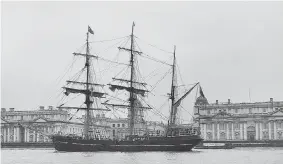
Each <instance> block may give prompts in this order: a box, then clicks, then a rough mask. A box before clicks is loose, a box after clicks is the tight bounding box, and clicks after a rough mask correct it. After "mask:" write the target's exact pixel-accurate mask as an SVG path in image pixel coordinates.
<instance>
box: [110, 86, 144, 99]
mask: <svg viewBox="0 0 283 164" xmlns="http://www.w3.org/2000/svg"><path fill="white" fill-rule="evenodd" d="M109 85H110V87H109V89H110V90H111V91H112V92H114V91H115V90H116V89H118V90H126V91H128V92H131V91H132V92H133V93H135V94H140V95H142V96H143V97H145V93H146V92H148V91H147V90H143V89H137V88H134V87H125V86H121V85H113V84H109Z"/></svg>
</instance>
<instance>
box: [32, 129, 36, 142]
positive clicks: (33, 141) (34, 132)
mask: <svg viewBox="0 0 283 164" xmlns="http://www.w3.org/2000/svg"><path fill="white" fill-rule="evenodd" d="M35 134H36V133H35V131H33V140H32V142H35Z"/></svg>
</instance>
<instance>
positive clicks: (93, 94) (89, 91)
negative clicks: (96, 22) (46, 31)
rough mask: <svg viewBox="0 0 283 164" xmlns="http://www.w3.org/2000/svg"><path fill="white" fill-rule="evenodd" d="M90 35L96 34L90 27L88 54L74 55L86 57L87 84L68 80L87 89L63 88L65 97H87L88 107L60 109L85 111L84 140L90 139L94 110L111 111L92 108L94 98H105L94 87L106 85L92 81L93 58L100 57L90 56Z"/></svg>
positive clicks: (87, 41) (87, 43) (86, 103)
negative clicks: (92, 112)
mask: <svg viewBox="0 0 283 164" xmlns="http://www.w3.org/2000/svg"><path fill="white" fill-rule="evenodd" d="M89 34H92V35H93V34H94V33H93V31H92V29H91V28H90V27H89V26H88V32H87V38H86V53H85V54H84V53H76V52H74V53H73V54H74V55H75V56H83V57H85V66H84V68H83V69H86V81H85V82H80V81H71V80H68V81H67V84H76V85H78V84H79V85H82V86H84V87H85V89H77V88H73V87H63V88H64V89H65V95H66V96H68V95H69V94H70V93H74V94H83V95H85V102H84V104H85V105H86V107H66V106H63V105H64V104H62V105H60V106H59V107H58V108H63V109H77V111H79V110H85V118H84V119H85V120H84V131H83V132H84V138H85V139H87V140H88V139H90V137H91V136H90V134H89V132H90V124H91V112H90V111H92V110H101V111H102V110H104V111H109V110H108V109H103V108H92V107H91V106H92V104H93V98H103V96H104V95H105V93H103V92H99V91H95V90H94V88H93V87H97V86H98V87H103V86H104V85H102V84H98V83H93V82H92V81H91V77H92V76H91V69H90V66H91V60H90V59H91V58H95V59H97V58H98V56H95V55H91V54H90V48H89Z"/></svg>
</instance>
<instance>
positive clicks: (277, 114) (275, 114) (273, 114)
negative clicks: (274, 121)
mask: <svg viewBox="0 0 283 164" xmlns="http://www.w3.org/2000/svg"><path fill="white" fill-rule="evenodd" d="M270 115H271V116H283V110H282V109H280V110H277V111H274V112H272V113H270Z"/></svg>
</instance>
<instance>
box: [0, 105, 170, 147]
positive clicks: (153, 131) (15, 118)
mask: <svg viewBox="0 0 283 164" xmlns="http://www.w3.org/2000/svg"><path fill="white" fill-rule="evenodd" d="M69 118H70V114H69V113H68V112H67V111H64V110H60V109H55V108H53V107H52V106H49V107H48V108H47V109H46V108H44V107H43V106H40V107H39V109H37V110H25V111H18V110H15V109H13V108H10V109H5V108H2V109H1V143H17V142H18V143H22V142H25V143H43V142H51V139H50V137H49V136H50V135H53V134H59V133H60V134H64V135H77V136H82V135H83V128H84V124H83V121H84V119H83V118H84V116H82V118H74V117H73V119H71V120H69ZM92 123H93V126H92V127H91V131H92V134H91V136H92V137H94V138H98V139H118V140H120V139H123V138H125V136H126V135H129V129H128V119H126V118H116V119H113V118H108V117H105V114H101V115H100V114H97V115H96V116H95V117H94V118H93V120H92ZM140 126H143V127H144V128H143V129H142V128H138V129H135V134H139V135H143V134H145V133H146V132H148V133H149V135H157V136H158V135H163V134H164V133H165V126H164V125H163V124H161V123H158V122H146V123H145V124H143V125H140Z"/></svg>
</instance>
